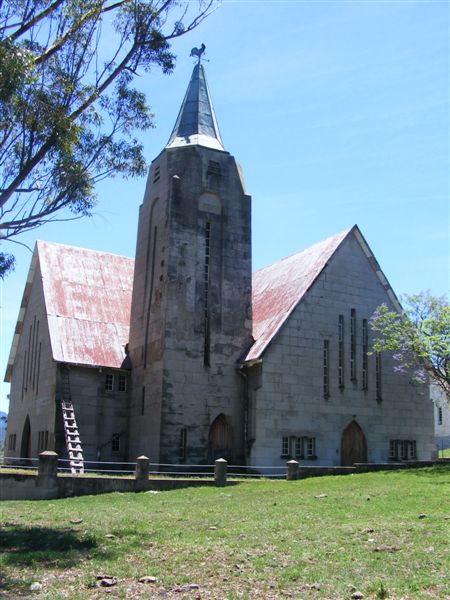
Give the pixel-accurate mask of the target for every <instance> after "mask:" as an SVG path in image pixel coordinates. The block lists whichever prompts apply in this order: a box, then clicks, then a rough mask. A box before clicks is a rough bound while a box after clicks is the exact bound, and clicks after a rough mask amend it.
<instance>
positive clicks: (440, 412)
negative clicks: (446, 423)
mask: <svg viewBox="0 0 450 600" xmlns="http://www.w3.org/2000/svg"><path fill="white" fill-rule="evenodd" d="M437 415H438V425H442V407H441V406H438V407H437Z"/></svg>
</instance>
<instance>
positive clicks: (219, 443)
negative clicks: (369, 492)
mask: <svg viewBox="0 0 450 600" xmlns="http://www.w3.org/2000/svg"><path fill="white" fill-rule="evenodd" d="M208 447H209V459H210V460H211V461H215V460H217V459H218V458H224V459H225V460H228V461H231V460H232V457H233V428H232V426H231V424H230V422H229V421H228V419H227V417H226V416H225V415H224V414H220V415H219V416H218V417H217V418H216V419H214V421H213V423H212V424H211V427H210V428H209V436H208Z"/></svg>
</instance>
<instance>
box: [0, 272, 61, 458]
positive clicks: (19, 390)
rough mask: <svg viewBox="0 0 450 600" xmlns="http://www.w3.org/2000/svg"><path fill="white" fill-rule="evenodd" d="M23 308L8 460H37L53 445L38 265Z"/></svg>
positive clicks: (51, 373) (50, 369)
mask: <svg viewBox="0 0 450 600" xmlns="http://www.w3.org/2000/svg"><path fill="white" fill-rule="evenodd" d="M27 285H30V283H27ZM25 297H27V296H25ZM22 308H25V309H26V312H25V316H24V321H23V327H22V333H21V336H20V341H19V345H18V348H17V353H16V360H15V363H14V368H13V373H12V378H11V395H10V408H9V418H8V428H7V433H6V444H5V456H7V457H8V456H11V457H20V456H21V455H23V454H28V456H29V457H37V455H38V453H39V452H42V450H46V449H50V450H53V449H54V442H55V439H54V432H55V387H56V365H55V362H54V361H53V359H52V350H51V346H50V336H49V332H48V325H47V318H46V310H45V301H44V292H43V288H42V278H41V272H40V269H39V265H37V267H36V272H35V274H34V281H33V285H32V287H31V291H30V295H29V296H28V301H27V304H26V306H24V305H22ZM27 417H28V418H29V423H30V436H29V445H28V444H27V442H26V440H24V439H23V433H24V425H25V422H26V419H27ZM40 431H41V432H43V431H47V432H48V442H47V447H46V448H44V447H41V448H39V447H38V442H39V432H40ZM10 435H15V436H16V444H15V449H10V448H9V436H10ZM41 439H42V438H41ZM27 445H28V446H29V447H28V449H27V448H26V446H27Z"/></svg>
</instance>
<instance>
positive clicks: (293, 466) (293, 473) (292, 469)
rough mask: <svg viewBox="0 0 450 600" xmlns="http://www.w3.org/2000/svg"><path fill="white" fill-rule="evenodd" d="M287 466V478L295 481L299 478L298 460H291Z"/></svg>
mask: <svg viewBox="0 0 450 600" xmlns="http://www.w3.org/2000/svg"><path fill="white" fill-rule="evenodd" d="M286 466H287V472H286V479H287V480H288V481H295V480H296V479H298V467H299V464H298V462H297V461H296V460H289V461H288V462H287V463H286Z"/></svg>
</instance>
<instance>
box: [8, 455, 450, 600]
mask: <svg viewBox="0 0 450 600" xmlns="http://www.w3.org/2000/svg"><path fill="white" fill-rule="evenodd" d="M449 474H450V471H449V467H448V465H440V466H436V467H433V468H429V469H417V470H405V471H397V472H395V471H388V472H379V473H367V474H361V475H350V476H345V477H337V476H336V477H322V478H314V479H307V480H303V481H296V482H286V481H251V482H248V483H247V482H246V483H240V484H238V485H234V486H230V487H227V488H209V487H208V488H207V487H205V488H186V489H184V490H177V491H171V492H161V493H157V494H155V493H149V492H147V493H140V494H118V493H115V494H108V495H104V496H85V497H81V498H72V499H65V500H52V501H40V502H4V503H2V505H1V512H2V521H3V523H2V531H1V536H0V550H2V553H1V557H0V570H1V571H2V573H3V579H2V583H1V587H0V597H6V598H20V597H21V595H28V594H29V591H28V590H29V588H30V585H31V583H32V582H39V583H41V584H42V589H41V591H39V592H34V593H33V596H34V597H40V598H48V599H62V598H73V599H77V598H79V599H84V598H102V597H103V596H104V594H105V593H107V595H108V597H110V598H160V597H165V598H202V599H203V598H214V599H219V598H220V599H229V600H232V599H237V598H243V599H245V598H248V599H253V598H267V599H270V598H284V597H291V598H302V599H303V598H304V599H309V598H314V599H316V598H317V599H319V598H327V599H332V598H336V599H338V598H339V599H345V598H349V599H350V598H351V596H352V594H353V593H354V592H355V591H356V590H357V591H360V592H362V594H363V595H364V598H374V599H376V598H380V599H382V598H390V599H401V598H402V599H404V600H406V599H412V598H419V599H420V598H427V599H435V598H442V599H445V598H448V597H449V595H450V585H449V584H450V581H449V579H448V573H449V571H450V568H449V567H450V565H449V561H448V556H446V554H445V553H446V545H447V543H448V537H449V523H450V521H449V518H450V512H449V505H448V493H449V487H450V486H449V483H450V476H449ZM422 515H425V516H422ZM419 516H421V518H419ZM100 575H109V576H113V577H116V578H117V580H118V582H117V585H115V586H113V587H111V588H108V592H109V593H108V592H107V589H106V588H105V589H104V588H101V587H97V586H98V582H97V579H96V578H97V576H100ZM147 575H150V576H155V577H156V578H157V582H156V583H154V584H142V583H139V581H138V580H139V578H141V577H143V576H147ZM190 584H195V585H197V586H198V588H192V589H191V588H189V587H188V586H189V585H190ZM164 594H165V595H164Z"/></svg>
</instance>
